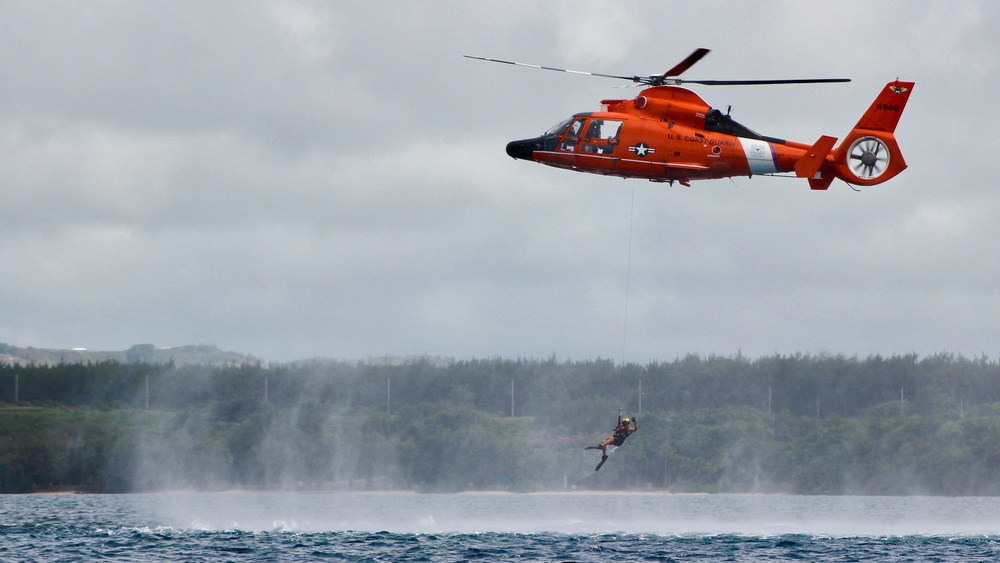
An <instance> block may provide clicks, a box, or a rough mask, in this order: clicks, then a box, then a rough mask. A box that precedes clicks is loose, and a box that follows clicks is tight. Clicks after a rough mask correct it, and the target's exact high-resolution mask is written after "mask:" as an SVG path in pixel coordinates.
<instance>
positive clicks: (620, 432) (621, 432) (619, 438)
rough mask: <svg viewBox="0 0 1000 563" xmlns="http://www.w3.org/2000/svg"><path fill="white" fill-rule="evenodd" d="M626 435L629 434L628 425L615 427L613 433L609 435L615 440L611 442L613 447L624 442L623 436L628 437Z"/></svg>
mask: <svg viewBox="0 0 1000 563" xmlns="http://www.w3.org/2000/svg"><path fill="white" fill-rule="evenodd" d="M628 435H629V427H628V426H619V427H618V428H615V433H614V434H612V435H611V437H612V438H614V440H615V441H614V442H612V443H613V444H614V445H615V447H617V446H620V445H622V444H624V443H625V438H628Z"/></svg>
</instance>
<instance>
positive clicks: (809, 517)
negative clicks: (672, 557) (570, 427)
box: [144, 492, 1000, 537]
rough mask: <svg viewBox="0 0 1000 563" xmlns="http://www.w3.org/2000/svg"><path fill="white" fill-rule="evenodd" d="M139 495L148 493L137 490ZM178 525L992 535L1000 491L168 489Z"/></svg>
mask: <svg viewBox="0 0 1000 563" xmlns="http://www.w3.org/2000/svg"><path fill="white" fill-rule="evenodd" d="M144 496H145V495H144ZM148 498H149V500H150V501H151V502H152V503H153V505H154V506H155V510H156V513H157V515H158V516H159V517H160V518H161V519H162V522H163V523H164V524H167V525H170V526H173V527H178V528H193V529H204V530H230V529H239V530H246V531H268V530H286V531H295V532H304V533H311V532H326V531H367V532H378V531H388V532H394V533H406V534H432V533H462V534H474V533H486V532H495V533H519V534H531V533H562V534H606V533H627V534H659V535H692V534H693V535H705V534H737V535H750V536H775V535H786V534H806V535H816V536H830V537H865V536H872V537H881V536H910V535H948V536H950V535H959V536H965V535H972V536H975V535H987V536H992V535H998V534H1000V499H997V498H972V497H968V498H941V497H853V496H834V497H831V496H790V495H725V494H720V495H701V494H638V493H632V494H630V493H625V494H611V493H607V494H603V493H602V494H593V493H530V494H508V493H495V494H489V493H486V494H484V493H462V494H415V493H257V492H252V493H250V492H231V493H211V494H206V493H172V494H167V493H163V494H156V495H149V496H148Z"/></svg>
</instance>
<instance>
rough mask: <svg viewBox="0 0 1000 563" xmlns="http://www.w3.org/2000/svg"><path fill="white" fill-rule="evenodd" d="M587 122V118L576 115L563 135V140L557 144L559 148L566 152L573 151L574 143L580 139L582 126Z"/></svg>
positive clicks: (574, 148)
mask: <svg viewBox="0 0 1000 563" xmlns="http://www.w3.org/2000/svg"><path fill="white" fill-rule="evenodd" d="M586 124H587V118H585V117H577V118H576V119H574V120H573V122H572V123H571V124H570V125H569V130H567V131H566V136H565V137H563V142H562V143H561V144H560V145H559V150H561V151H566V152H573V151H574V150H576V144H577V142H578V141H579V140H580V134H581V133H583V128H584V126H585V125H586Z"/></svg>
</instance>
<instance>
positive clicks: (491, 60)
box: [462, 55, 640, 82]
mask: <svg viewBox="0 0 1000 563" xmlns="http://www.w3.org/2000/svg"><path fill="white" fill-rule="evenodd" d="M462 56H463V57H465V58H467V59H476V60H479V61H489V62H491V63H503V64H505V65H514V66H525V67H528V68H537V69H540V70H554V71H556V72H568V73H570V74H584V75H587V76H600V77H601V78H617V79H619V80H631V81H633V82H639V80H640V78H639V77H638V76H617V75H614V74H601V73H599V72H586V71H583V70H569V69H565V68H555V67H551V66H541V65H531V64H527V63H516V62H514V61H503V60H500V59H489V58H486V57H474V56H472V55H462Z"/></svg>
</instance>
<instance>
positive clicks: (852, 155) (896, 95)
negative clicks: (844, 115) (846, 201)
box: [796, 80, 914, 189]
mask: <svg viewBox="0 0 1000 563" xmlns="http://www.w3.org/2000/svg"><path fill="white" fill-rule="evenodd" d="M913 85H914V83H913V82H901V81H899V80H896V81H893V82H890V83H888V84H886V85H885V88H883V89H882V91H881V92H880V93H879V95H878V97H877V98H875V101H874V102H872V105H871V106H870V107H869V108H868V111H866V112H865V113H864V115H862V116H861V119H860V120H859V121H858V124H857V125H855V126H854V129H851V132H850V133H848V134H847V137H846V138H845V139H844V142H842V143H841V144H840V146H839V147H837V149H836V150H834V151H833V154H832V155H831V156H832V158H827V159H826V163H825V164H827V165H828V166H822V168H821V169H819V170H818V173H819V177H820V178H819V179H821V180H822V181H825V185H826V186H829V185H830V181H832V179H831V180H830V181H826V180H827V178H826V177H824V176H829V175H830V174H831V173H832V175H833V176H834V177H836V178H840V179H841V180H843V181H845V182H847V183H848V184H855V185H861V186H873V185H875V184H881V183H882V182H885V181H886V180H888V179H889V178H892V177H893V176H895V175H896V174H899V173H900V172H902V171H903V170H904V169H906V161H905V160H903V154H902V153H901V152H900V150H899V145H898V144H897V143H896V137H895V135H893V132H894V131H895V130H896V125H897V124H898V123H899V118H900V116H901V115H902V114H903V109H904V108H905V107H906V101H907V100H909V98H910V93H911V92H912V91H913ZM821 141H822V139H821ZM817 144H819V143H817ZM807 154H808V153H807ZM831 161H832V162H831ZM803 166H804V167H805V165H803ZM824 171H825V172H828V174H823V172H824ZM796 172H798V167H796ZM810 185H811V186H812V187H813V189H825V188H824V187H822V186H821V185H820V187H818V188H817V186H818V184H815V183H814V182H813V180H812V179H811V180H810Z"/></svg>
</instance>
